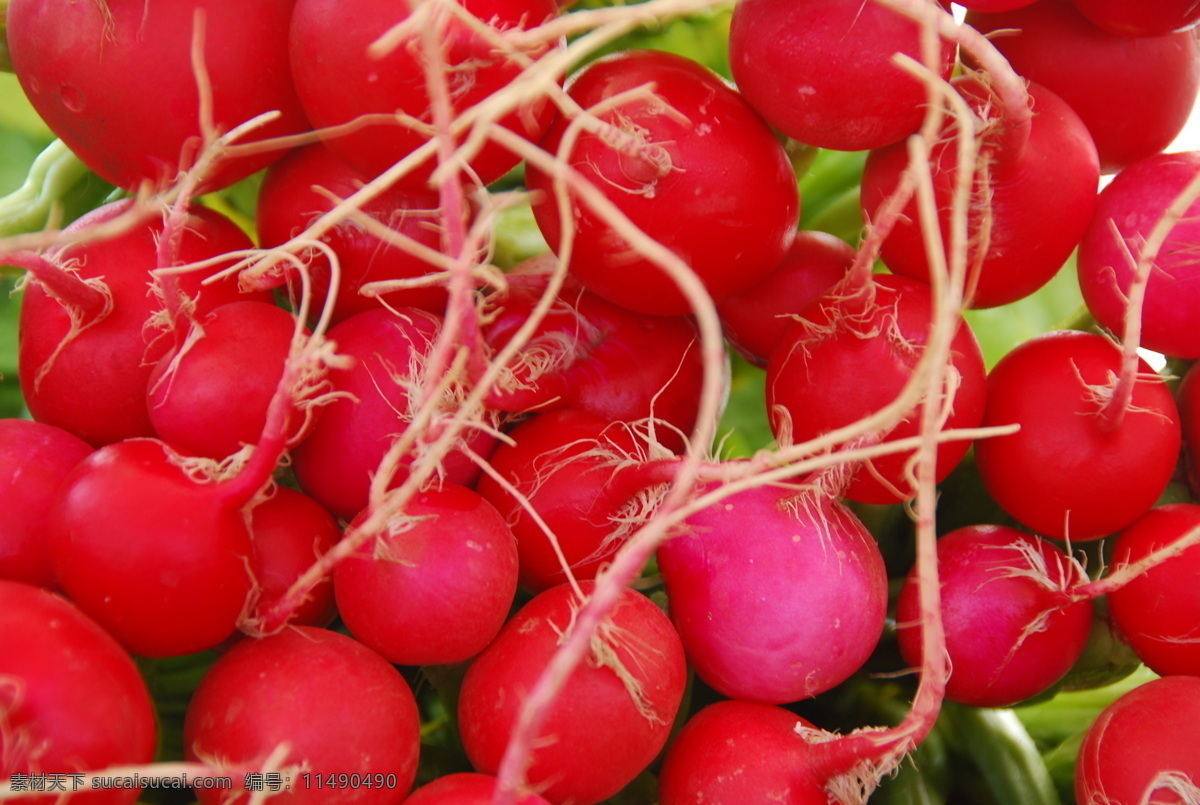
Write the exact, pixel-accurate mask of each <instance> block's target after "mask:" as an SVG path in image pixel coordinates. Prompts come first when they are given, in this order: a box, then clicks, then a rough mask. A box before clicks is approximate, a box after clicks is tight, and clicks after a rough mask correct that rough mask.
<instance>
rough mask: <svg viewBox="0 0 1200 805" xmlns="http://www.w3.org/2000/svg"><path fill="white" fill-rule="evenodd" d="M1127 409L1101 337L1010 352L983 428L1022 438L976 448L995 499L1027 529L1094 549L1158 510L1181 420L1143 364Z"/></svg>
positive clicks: (1060, 338) (1114, 353) (1069, 335)
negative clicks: (1011, 428)
mask: <svg viewBox="0 0 1200 805" xmlns="http://www.w3.org/2000/svg"><path fill="white" fill-rule="evenodd" d="M1139 366H1140V369H1139V372H1140V373H1139V375H1138V377H1137V380H1136V383H1134V385H1133V389H1132V398H1131V402H1130V403H1129V405H1128V406H1126V407H1124V409H1123V410H1121V411H1114V410H1113V409H1112V407H1111V406H1110V405H1109V403H1110V401H1111V400H1112V399H1113V394H1114V386H1115V383H1116V378H1117V377H1118V375H1119V374H1120V372H1121V368H1122V356H1121V350H1120V348H1118V347H1117V346H1116V345H1114V344H1113V343H1112V342H1110V341H1109V340H1107V339H1106V338H1104V337H1103V336H1099V335H1095V334H1091V333H1082V332H1076V331H1067V330H1064V331H1058V332H1053V333H1047V334H1045V335H1042V336H1039V337H1037V338H1033V339H1030V340H1029V341H1026V342H1025V343H1023V344H1021V345H1020V346H1018V347H1016V348H1014V349H1013V350H1011V351H1010V352H1009V353H1008V354H1007V355H1005V356H1004V358H1002V359H1001V360H1000V362H999V363H997V364H996V366H995V367H994V368H993V369H992V371H991V374H990V375H989V376H988V387H987V414H986V415H985V417H984V422H983V424H984V426H987V427H990V426H993V425H996V426H999V425H1010V424H1013V423H1016V424H1019V425H1020V430H1019V431H1018V432H1016V433H1013V434H1009V435H1005V436H995V437H992V438H988V439H981V440H979V441H978V442H976V444H975V458H976V463H977V465H978V467H979V474H980V476H981V477H982V479H983V482H984V485H985V486H986V488H987V490H988V492H989V494H991V496H992V497H993V498H994V499H995V500H996V502H997V503H999V504H1000V505H1001V506H1002V507H1003V508H1004V509H1005V510H1006V511H1007V512H1008V513H1009V514H1011V515H1012V516H1013V517H1015V518H1016V519H1017V520H1018V521H1020V522H1021V524H1022V525H1025V526H1026V527H1028V528H1031V529H1033V530H1034V531H1036V532H1037V533H1039V534H1043V535H1045V536H1048V537H1053V538H1055V539H1062V538H1065V537H1069V538H1070V539H1072V540H1091V539H1096V538H1098V537H1102V536H1104V535H1106V534H1111V533H1114V532H1116V531H1119V530H1121V529H1122V528H1124V527H1125V526H1127V525H1129V524H1130V523H1131V522H1133V521H1134V520H1135V519H1137V517H1138V516H1140V515H1141V514H1142V513H1143V512H1145V511H1146V510H1147V509H1149V508H1150V507H1151V506H1152V505H1154V503H1155V501H1156V500H1157V499H1158V496H1159V495H1160V494H1162V492H1163V490H1164V489H1165V488H1166V486H1167V483H1168V482H1169V481H1170V480H1171V477H1172V475H1173V474H1174V472H1175V465H1176V461H1177V459H1178V457H1179V448H1180V441H1181V438H1180V424H1179V412H1178V410H1177V409H1176V406H1175V401H1174V399H1172V397H1171V392H1170V390H1169V389H1168V388H1167V385H1166V383H1165V382H1163V380H1162V379H1161V378H1159V377H1157V376H1156V375H1155V374H1154V373H1153V372H1152V371H1151V369H1150V367H1149V366H1147V365H1146V364H1145V362H1144V361H1139Z"/></svg>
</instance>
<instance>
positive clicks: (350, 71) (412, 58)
mask: <svg viewBox="0 0 1200 805" xmlns="http://www.w3.org/2000/svg"><path fill="white" fill-rule="evenodd" d="M458 5H460V6H461V7H462V10H465V11H466V12H468V13H470V14H472V15H474V16H475V17H477V18H478V21H477V22H475V24H476V25H480V24H482V25H484V26H487V27H489V28H491V29H492V30H491V31H490V32H489V34H486V35H485V34H484V33H482V32H480V31H477V30H473V29H472V28H471V26H470V24H468V22H467V21H465V20H462V19H457V18H452V17H449V16H447V17H442V18H437V19H435V18H434V17H433V16H431V15H430V14H429V10H430V9H432V8H433V6H428V7H426V8H425V9H423V10H422V12H421V19H420V21H419V22H415V21H414V22H415V24H414V23H409V24H408V25H409V28H408V30H407V31H405V33H404V35H403V36H402V37H400V38H399V39H398V41H395V42H393V43H392V44H391V45H390V46H389V47H388V48H387V49H386V50H380V51H376V50H375V48H373V47H372V45H373V43H375V42H376V40H378V39H379V38H380V37H382V36H383V35H384V34H386V33H388V31H389V30H390V29H392V28H393V26H396V25H399V24H400V23H403V22H405V21H406V19H408V18H409V15H410V13H411V9H410V8H409V7H408V6H407V5H401V6H397V5H396V4H395V3H393V2H390V0H355V1H354V2H352V3H347V2H344V0H297V2H296V4H295V11H294V12H293V14H292V20H291V28H290V34H289V36H290V45H289V48H290V53H291V64H292V73H293V75H294V77H295V81H296V90H297V92H298V93H299V95H300V101H301V103H302V104H303V106H304V111H305V112H306V113H307V114H308V117H309V119H310V120H312V122H313V125H314V126H316V127H318V128H326V127H330V126H341V125H342V124H348V123H351V122H352V121H355V120H357V119H358V118H361V117H363V116H368V115H376V116H377V117H376V118H375V119H371V120H369V121H368V122H367V123H366V124H365V125H361V126H359V127H357V128H356V129H355V130H354V131H353V132H349V133H347V132H330V133H329V136H327V137H325V139H324V142H325V143H326V145H328V146H329V148H330V149H331V150H332V151H333V152H334V153H336V154H337V155H338V156H340V157H341V158H342V159H344V160H346V161H347V162H349V163H350V164H351V165H353V166H355V167H356V168H358V169H359V170H360V171H362V172H363V173H364V174H366V175H367V176H368V177H372V178H373V177H375V176H377V175H379V174H380V173H382V172H383V171H385V170H387V169H388V168H390V167H391V166H392V164H393V163H395V162H397V161H399V160H400V159H402V158H404V157H406V156H408V155H409V154H410V153H412V152H413V151H415V150H416V149H417V148H419V147H421V146H422V145H423V144H424V143H426V141H428V140H429V138H430V136H431V132H430V127H436V126H437V125H438V119H437V113H436V112H434V111H431V109H430V107H431V100H430V98H431V96H435V95H436V94H437V93H436V92H435V91H434V90H433V89H431V88H430V87H429V86H428V84H427V81H428V76H427V71H429V70H430V66H431V65H433V69H434V70H436V65H438V64H439V63H444V64H445V67H444V68H443V70H440V71H437V72H440V73H441V74H442V75H443V76H444V78H445V84H446V86H445V87H444V89H443V91H444V92H446V93H448V95H449V101H450V103H451V105H452V107H453V108H452V109H451V110H448V111H449V112H450V114H451V115H458V114H462V113H463V112H466V111H467V110H468V109H469V108H470V107H472V106H475V105H476V104H480V103H483V102H485V101H488V100H489V99H490V98H491V97H492V96H493V95H494V94H495V93H496V92H497V91H499V90H502V89H504V87H506V86H507V85H508V84H509V83H510V82H512V81H513V80H514V79H516V77H517V76H519V75H520V74H521V70H522V67H523V62H524V61H525V60H528V59H532V58H537V57H539V56H541V55H543V54H545V53H546V52H547V51H548V50H550V48H551V46H552V45H554V44H556V43H554V42H544V43H541V44H526V45H520V46H517V45H513V46H512V48H513V50H512V52H511V53H505V52H504V51H503V50H502V49H501V48H500V47H498V46H497V45H496V43H495V40H496V38H499V37H503V35H504V32H506V31H516V30H522V31H525V30H529V29H532V28H534V27H536V26H537V25H540V24H541V23H543V22H546V21H548V20H551V19H553V18H554V17H556V16H558V6H557V4H556V3H555V2H554V0H465V2H461V3H458ZM426 32H433V33H432V34H430V36H429V37H428V39H427V38H426V37H425V33H426ZM427 44H430V45H434V46H439V47H440V55H439V56H438V59H437V60H434V61H430V60H431V58H433V57H434V55H435V54H429V53H426V52H425V50H424V47H425V46H426V45H427ZM553 112H554V107H553V106H552V105H550V104H549V103H546V102H545V101H544V100H540V101H529V102H526V103H522V104H521V105H519V106H518V107H517V108H516V109H514V110H512V111H510V112H509V113H507V114H505V115H504V116H503V117H501V118H500V119H499V120H498V121H497V122H498V123H499V124H500V125H502V126H504V127H505V128H507V129H509V130H510V131H512V132H514V133H516V134H518V135H520V136H521V137H523V138H525V139H527V140H529V141H530V142H536V141H537V140H538V138H539V137H540V136H541V135H542V133H543V132H544V131H545V129H546V126H547V124H548V123H549V120H550V117H551V116H552V115H553ZM404 117H408V118H411V121H406V120H404V119H403V118H404ZM463 139H465V137H464V134H463V133H461V132H460V133H459V134H458V136H457V137H456V140H455V142H456V143H457V144H461V143H462V141H463ZM519 161H520V157H519V156H518V155H517V154H514V153H512V152H511V151H509V150H508V149H506V148H503V147H501V146H499V145H497V144H495V143H488V144H485V145H484V147H483V149H482V150H481V151H479V153H477V154H475V155H474V156H472V157H471V158H470V159H469V160H468V162H469V171H470V175H471V176H472V177H474V178H477V179H478V181H479V183H480V184H484V185H486V184H491V183H492V182H494V181H495V180H496V179H499V178H500V177H501V176H503V175H504V174H505V173H507V172H508V171H509V169H511V168H512V167H514V166H515V165H516V164H517V163H518V162H519ZM436 164H437V163H436V161H434V160H432V159H427V160H425V161H424V162H422V163H421V166H420V167H419V168H418V169H417V170H414V171H411V172H410V173H408V174H407V175H406V176H405V177H404V178H403V179H402V181H403V182H404V183H406V184H408V185H410V186H412V187H418V188H420V187H423V186H425V184H426V183H427V182H428V181H429V178H430V174H431V173H432V171H433V169H434V167H436Z"/></svg>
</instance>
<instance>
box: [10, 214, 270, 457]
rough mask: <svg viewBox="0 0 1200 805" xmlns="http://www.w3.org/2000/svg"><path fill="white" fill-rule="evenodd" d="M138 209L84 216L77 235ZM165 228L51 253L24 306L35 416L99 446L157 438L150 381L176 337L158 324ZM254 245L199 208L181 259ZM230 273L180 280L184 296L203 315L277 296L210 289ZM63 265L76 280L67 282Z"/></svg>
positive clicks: (23, 343) (26, 380)
mask: <svg viewBox="0 0 1200 805" xmlns="http://www.w3.org/2000/svg"><path fill="white" fill-rule="evenodd" d="M129 209H130V202H128V201H119V202H115V203H113V204H109V205H105V206H104V207H101V208H99V209H97V210H95V211H93V212H91V213H88V214H87V215H85V216H83V217H82V218H79V219H78V220H76V221H75V222H74V223H73V224H71V225H70V226H69V227H68V228H67V229H68V232H70V233H74V234H79V235H82V234H83V233H84V232H86V231H87V230H88V228H89V227H92V226H96V225H100V224H103V223H104V222H106V221H112V220H114V219H115V218H116V217H117V216H119V215H121V214H122V213H124V212H126V211H128V210H129ZM162 230H163V224H162V222H161V221H160V220H157V219H155V220H153V221H151V222H143V223H141V224H140V225H139V224H138V223H137V222H131V226H130V228H129V229H127V230H125V231H123V232H121V233H120V234H118V235H116V236H114V237H110V238H106V239H103V240H93V241H88V242H84V243H80V244H74V245H68V246H65V247H63V248H62V249H58V250H54V251H50V252H47V253H46V254H45V255H43V256H44V258H45V260H46V261H47V262H48V263H49V264H50V268H49V269H47V270H45V271H35V272H34V273H33V276H32V277H31V280H30V282H29V284H28V285H27V286H26V288H25V292H24V298H23V299H22V302H21V322H20V345H19V350H20V351H19V356H18V357H19V366H20V380H21V390H22V392H23V393H24V396H25V401H26V404H27V405H28V406H29V410H30V412H31V413H32V414H33V418H34V419H36V420H38V421H39V422H45V423H47V424H50V425H55V426H57V427H60V428H63V429H64V430H67V431H70V432H71V433H74V434H75V435H76V436H78V437H80V438H81V439H83V440H84V441H86V442H90V443H91V444H93V445H95V446H99V445H103V444H108V443H109V442H115V441H117V440H119V439H127V438H132V437H135V436H151V435H153V434H154V429H153V426H152V425H151V422H150V415H149V412H148V410H147V408H146V383H147V381H148V379H149V377H150V373H151V371H152V370H153V366H154V362H155V361H156V360H157V359H158V358H159V357H160V356H161V355H162V354H163V353H165V352H166V351H167V350H168V349H170V348H171V345H172V336H173V333H172V331H171V330H170V329H168V325H167V324H166V323H164V322H162V321H161V317H159V318H156V316H157V314H159V313H160V312H161V311H162V310H163V308H164V305H163V301H162V300H160V299H159V298H158V297H157V296H156V294H155V293H154V290H153V288H154V286H155V280H154V278H153V277H152V275H151V273H150V272H151V270H153V269H155V268H159V267H160V266H158V264H157V259H158V251H157V250H158V244H157V238H158V237H159V236H160V235H161V233H162ZM251 245H252V244H251V243H250V239H249V238H248V237H246V235H245V233H244V232H242V230H241V229H239V228H238V227H237V225H236V224H234V223H233V222H232V221H230V220H229V219H228V218H226V217H224V216H223V215H221V214H219V213H216V212H214V211H212V210H208V209H205V208H202V207H195V208H193V210H192V211H191V213H190V214H189V215H188V216H187V218H186V219H185V224H184V230H183V235H182V239H181V241H180V248H179V251H178V255H177V261H178V263H179V264H183V263H190V262H194V261H199V260H204V259H208V258H212V257H217V256H219V255H222V254H225V253H227V252H232V251H237V250H241V249H248V248H250V247H251ZM230 263H232V261H230ZM228 265H229V264H226V266H224V267H227V266H228ZM221 267H222V266H216V267H214V268H212V269H210V270H209V271H208V272H204V273H203V275H198V274H196V273H194V272H193V273H186V274H183V275H181V276H179V277H178V287H179V291H180V292H181V293H182V294H184V295H186V296H189V297H193V298H196V299H195V308H194V312H195V314H196V315H203V314H205V313H207V312H209V311H211V310H212V309H213V308H216V307H218V306H220V305H223V304H227V303H229V302H235V301H238V300H241V299H255V300H264V299H270V296H269V294H265V293H258V294H245V295H244V294H241V293H239V291H238V288H237V282H236V279H230V280H227V281H222V282H219V283H214V284H209V285H204V286H203V287H202V286H201V281H202V280H203V279H204V277H205V276H207V275H208V274H211V273H216V271H218V270H220V268H221ZM55 269H65V272H66V274H68V275H71V276H66V277H65V280H66V281H67V282H64V278H63V277H62V276H60V275H58V274H57V272H56V271H55ZM80 281H82V282H80ZM85 282H86V283H87V285H86V286H85V285H84V283H85ZM89 286H90V287H89ZM101 286H103V289H104V290H103V291H101V290H100V287H101ZM73 318H74V323H73Z"/></svg>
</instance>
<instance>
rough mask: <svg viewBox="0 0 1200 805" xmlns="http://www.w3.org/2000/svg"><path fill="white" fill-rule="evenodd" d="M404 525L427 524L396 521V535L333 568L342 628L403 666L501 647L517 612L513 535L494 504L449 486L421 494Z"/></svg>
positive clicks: (378, 539)
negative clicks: (503, 630)
mask: <svg viewBox="0 0 1200 805" xmlns="http://www.w3.org/2000/svg"><path fill="white" fill-rule="evenodd" d="M369 513H370V512H369V510H368V511H364V512H363V513H362V514H360V515H359V516H358V517H357V518H355V520H354V522H353V523H351V527H352V528H356V527H358V526H361V525H362V523H363V522H364V521H365V520H366V519H367V517H368V515H369ZM397 517H398V518H403V517H413V518H418V519H417V520H416V521H409V520H404V519H397V520H395V528H394V530H392V529H391V528H389V529H388V530H386V531H384V532H382V533H379V534H377V535H376V536H375V538H374V539H372V540H368V541H367V542H366V543H365V544H363V546H362V547H361V548H359V549H358V551H356V552H355V553H354V554H351V555H350V556H348V557H347V558H345V559H343V560H342V561H340V562H338V564H337V565H336V566H335V567H334V570H333V585H334V592H335V594H336V596H337V604H338V611H339V612H340V613H341V616H342V622H343V623H345V624H346V627H347V628H348V629H349V630H350V633H351V634H352V635H354V637H355V638H357V639H358V640H361V641H362V642H363V643H365V644H366V645H367V646H369V647H371V648H372V649H374V650H375V651H377V652H379V653H380V654H382V655H383V656H384V657H386V658H387V659H388V660H389V661H390V662H393V663H396V664H397V665H448V664H450V663H458V662H463V661H465V660H469V659H470V658H471V657H474V656H475V655H476V654H478V653H479V652H481V651H483V649H484V648H485V647H486V646H487V644H488V643H490V642H491V641H492V638H494V637H495V636H496V634H497V633H498V632H499V631H500V627H501V626H503V625H504V621H505V620H507V618H508V614H509V611H510V609H511V608H512V602H513V597H514V595H515V594H516V592H517V542H516V538H514V537H513V533H512V530H511V529H509V527H508V524H507V523H506V522H505V521H504V518H503V517H502V516H501V515H500V513H499V512H498V511H496V508H495V507H494V506H492V504H490V503H488V502H487V500H486V499H484V498H483V497H481V496H480V495H479V494H478V493H476V492H473V491H472V490H470V489H467V488H466V487H463V486H458V485H457V484H450V483H444V484H442V485H441V486H435V487H431V488H429V489H427V490H425V491H423V492H419V493H417V495H416V497H414V498H413V499H412V500H411V501H410V502H409V503H408V504H407V505H405V506H404V508H403V509H402V510H401V511H399V512H397Z"/></svg>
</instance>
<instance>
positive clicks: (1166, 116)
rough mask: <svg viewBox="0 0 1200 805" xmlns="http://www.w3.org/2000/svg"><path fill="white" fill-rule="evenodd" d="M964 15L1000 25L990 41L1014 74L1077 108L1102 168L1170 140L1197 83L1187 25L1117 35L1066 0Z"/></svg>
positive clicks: (1197, 60) (976, 22) (1196, 57)
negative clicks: (1172, 29) (1165, 30)
mask: <svg viewBox="0 0 1200 805" xmlns="http://www.w3.org/2000/svg"><path fill="white" fill-rule="evenodd" d="M1147 5H1148V6H1149V5H1154V4H1147ZM966 21H967V24H968V25H970V26H972V27H974V28H976V29H978V30H979V32H980V33H983V34H992V33H995V32H998V31H1005V32H1006V33H1005V35H1004V36H994V37H991V41H992V43H993V44H994V45H995V46H996V48H997V49H998V50H999V51H1000V52H1001V53H1002V54H1003V55H1004V57H1005V58H1007V59H1008V61H1009V62H1010V63H1011V64H1012V67H1013V69H1014V70H1016V71H1017V72H1018V73H1019V74H1020V75H1022V76H1024V77H1025V78H1028V79H1029V80H1030V81H1035V82H1037V83H1038V84H1041V85H1042V86H1044V87H1046V88H1047V89H1049V90H1051V91H1052V92H1054V93H1055V94H1056V95H1058V96H1059V97H1060V98H1062V99H1063V100H1064V101H1066V102H1067V103H1068V104H1069V105H1070V107H1071V108H1072V109H1074V110H1075V111H1076V112H1077V113H1078V114H1079V117H1080V118H1081V119H1082V120H1083V122H1084V124H1085V125H1086V126H1087V128H1088V131H1089V132H1091V135H1092V139H1093V140H1094V141H1095V143H1096V150H1097V151H1098V153H1099V156H1100V169H1101V170H1102V171H1103V172H1104V173H1116V172H1117V171H1119V170H1121V169H1122V168H1124V167H1126V166H1128V165H1132V164H1133V163H1134V162H1137V161H1138V160H1140V159H1145V158H1146V157H1149V156H1153V155H1154V154H1157V153H1159V152H1161V151H1162V150H1163V149H1165V148H1166V147H1167V146H1169V145H1170V144H1171V143H1172V142H1173V141H1174V140H1175V138H1176V137H1177V136H1178V135H1179V133H1180V131H1182V130H1183V126H1184V124H1185V123H1186V122H1187V119H1188V115H1189V114H1190V113H1191V111H1192V106H1193V105H1194V103H1195V100H1196V92H1197V89H1200V44H1198V43H1197V41H1196V37H1195V36H1193V35H1192V34H1190V33H1187V32H1179V33H1171V34H1164V35H1162V36H1147V37H1136V38H1134V37H1128V36H1119V35H1117V34H1113V33H1109V32H1108V31H1105V30H1103V29H1101V28H1097V27H1096V26H1095V25H1093V24H1091V23H1090V22H1088V20H1087V18H1086V17H1084V16H1083V15H1082V14H1080V13H1079V12H1078V11H1077V10H1076V9H1075V6H1074V5H1073V4H1072V3H1071V2H1070V0H1039V2H1037V3H1033V4H1032V5H1028V6H1025V7H1024V8H1020V9H1017V10H1014V11H1008V12H1004V13H1000V14H979V13H977V12H969V13H968V14H967V17H966ZM967 61H968V64H969V63H970V60H969V59H968V60H967Z"/></svg>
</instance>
